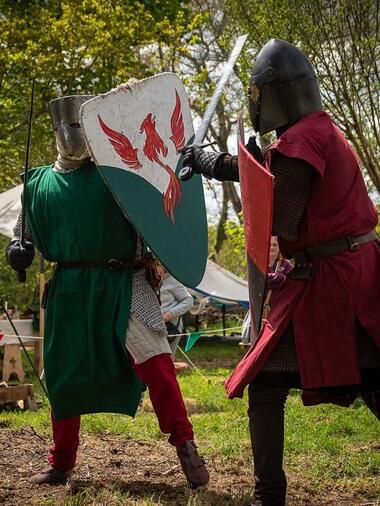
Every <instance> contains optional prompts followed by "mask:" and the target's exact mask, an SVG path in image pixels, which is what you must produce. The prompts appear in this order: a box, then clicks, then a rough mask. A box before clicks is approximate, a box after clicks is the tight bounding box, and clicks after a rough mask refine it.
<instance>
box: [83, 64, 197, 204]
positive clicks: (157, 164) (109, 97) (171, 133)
mask: <svg viewBox="0 0 380 506" xmlns="http://www.w3.org/2000/svg"><path fill="white" fill-rule="evenodd" d="M81 125H82V128H83V129H84V132H85V135H86V139H87V142H88V146H89V149H90V152H91V155H92V157H93V159H94V160H95V162H96V164H97V165H98V166H102V165H103V166H111V167H117V168H119V169H122V170H126V171H131V172H134V173H135V174H138V175H139V176H141V177H142V178H144V179H145V180H146V181H148V182H149V183H150V184H151V185H153V186H154V187H155V188H156V189H157V190H158V191H159V192H160V193H162V194H165V192H167V191H168V188H169V186H170V184H171V183H172V192H174V193H175V192H177V193H180V187H179V185H178V184H176V181H174V179H173V178H174V177H176V176H175V171H176V167H177V163H178V160H179V158H180V153H179V150H180V149H181V148H182V147H183V146H184V145H185V142H186V141H187V140H189V139H190V138H191V137H192V136H193V133H194V131H193V123H192V119H191V113H190V107H189V100H188V97H187V94H186V91H185V88H184V86H183V84H182V82H181V81H180V79H179V78H178V77H177V76H176V75H175V74H171V73H163V74H158V75H156V76H153V77H150V78H148V79H144V80H142V81H139V82H137V83H135V84H133V85H131V86H126V87H124V88H120V89H116V90H112V91H110V92H109V93H106V94H104V95H100V96H98V97H96V98H94V99H92V100H90V101H88V102H86V103H85V104H84V105H83V106H82V109H81ZM180 197H181V196H180V195H177V200H178V201H180ZM168 205H169V203H168Z"/></svg>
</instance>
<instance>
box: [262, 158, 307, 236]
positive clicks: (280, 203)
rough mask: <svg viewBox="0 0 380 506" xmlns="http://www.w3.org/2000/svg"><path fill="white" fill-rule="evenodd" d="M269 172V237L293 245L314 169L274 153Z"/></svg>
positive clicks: (297, 160) (305, 163) (301, 161)
mask: <svg viewBox="0 0 380 506" xmlns="http://www.w3.org/2000/svg"><path fill="white" fill-rule="evenodd" d="M270 169H271V173H272V174H273V175H274V177H275V181H274V202H273V207H274V209H273V235H279V236H280V237H282V238H284V239H286V240H287V241H295V240H297V238H298V227H299V225H300V223H301V220H302V218H303V215H304V212H305V209H306V205H307V203H308V200H309V196H310V191H311V183H312V179H313V172H314V169H313V167H312V166H311V165H310V164H308V163H307V162H305V161H304V160H301V159H299V158H290V157H288V156H285V155H283V154H281V153H279V152H278V151H276V152H275V153H274V156H273V160H272V162H271V167H270Z"/></svg>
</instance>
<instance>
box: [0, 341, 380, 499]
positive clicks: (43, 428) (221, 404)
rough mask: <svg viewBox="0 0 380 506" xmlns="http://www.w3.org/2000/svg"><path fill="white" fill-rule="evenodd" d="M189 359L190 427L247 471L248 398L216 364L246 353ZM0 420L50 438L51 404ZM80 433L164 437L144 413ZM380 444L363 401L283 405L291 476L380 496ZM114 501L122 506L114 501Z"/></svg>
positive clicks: (93, 424)
mask: <svg viewBox="0 0 380 506" xmlns="http://www.w3.org/2000/svg"><path fill="white" fill-rule="evenodd" d="M189 356H190V358H191V360H192V361H193V362H194V363H195V364H200V365H201V367H200V368H199V372H198V371H194V370H193V371H191V372H190V373H188V374H184V375H181V376H180V377H179V381H180V385H181V389H182V392H183V394H184V397H185V398H186V399H187V400H188V403H189V405H190V408H191V409H190V411H191V413H192V414H191V422H192V423H193V425H194V429H195V432H196V435H197V441H198V442H199V443H200V445H201V447H202V452H204V453H205V455H208V456H216V457H218V458H222V459H223V460H224V459H226V461H228V462H235V463H239V464H240V465H244V466H250V465H251V464H250V462H251V451H250V441H249V433H248V418H247V415H246V410H247V399H246V397H245V398H244V399H235V400H233V401H231V400H228V399H227V398H226V395H225V391H224V388H223V386H222V382H223V380H224V378H225V377H226V376H227V375H228V374H229V372H230V369H229V368H226V367H230V366H224V367H222V368H220V367H218V363H222V364H225V363H226V362H227V363H228V362H230V363H231V365H232V363H236V362H237V361H238V360H239V358H240V357H241V356H242V354H241V351H240V350H239V348H238V346H237V344H236V343H231V344H228V343H214V344H213V343H200V344H197V345H196V346H195V348H194V349H193V350H192V351H191V352H190V353H189ZM179 357H180V356H178V358H179ZM0 423H1V424H2V426H3V427H4V426H8V427H10V428H14V429H19V428H21V427H27V426H33V427H34V429H35V430H36V431H37V432H41V433H42V434H49V433H50V421H49V411H48V405H47V402H44V406H43V408H42V409H41V410H39V411H38V412H37V413H28V412H25V413H24V412H19V413H16V412H3V413H0ZM82 431H83V432H84V433H87V434H99V433H113V434H117V435H120V436H124V437H130V438H136V439H140V440H141V439H143V440H156V439H164V438H165V436H163V435H162V434H161V433H160V432H159V429H158V425H157V422H156V418H155V416H154V414H153V413H151V412H146V411H144V410H143V411H139V412H138V414H137V416H136V418H135V419H131V418H128V417H126V416H122V415H113V414H105V415H87V416H84V417H83V424H82ZM379 442H380V424H379V423H378V421H377V420H376V418H375V417H374V416H373V415H372V414H371V413H370V412H369V410H368V409H367V408H366V407H365V406H364V404H363V403H362V402H361V401H356V402H355V404H354V406H353V407H351V408H349V409H344V408H339V407H337V406H332V405H320V406H315V407H308V408H305V407H303V406H302V403H301V400H300V395H299V393H298V392H297V391H292V392H291V394H290V396H289V399H288V402H287V405H286V441H285V464H286V467H287V469H288V470H289V471H290V472H292V473H296V474H297V475H298V476H302V477H304V478H306V479H307V480H309V482H310V483H311V484H312V485H313V484H314V485H315V486H316V487H321V486H323V487H338V488H342V489H345V488H347V489H349V488H350V487H356V488H357V489H358V490H361V489H366V490H367V491H368V490H370V491H371V493H370V495H371V496H372V495H373V497H376V494H378V496H379V497H380V482H379V473H380V451H379V446H378V445H379ZM372 491H373V492H372ZM77 500H78V501H79V497H78V498H77ZM47 504H48V503H46V505H47ZM70 504H71V505H74V504H81V503H80V502H78V503H76V502H75V503H74V502H71V503H70ZM115 504H118V502H117V497H116V496H115ZM136 504H137V503H136ZM144 504H149V503H144ZM152 504H159V503H157V502H155V503H152Z"/></svg>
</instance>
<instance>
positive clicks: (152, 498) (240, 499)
mask: <svg viewBox="0 0 380 506" xmlns="http://www.w3.org/2000/svg"><path fill="white" fill-rule="evenodd" d="M49 444H50V441H49V440H48V439H46V438H45V437H43V436H40V435H39V434H37V433H36V432H34V431H33V429H32V428H29V429H23V430H18V431H11V430H9V429H7V428H2V429H0V504H2V505H4V506H19V505H23V506H29V505H40V504H44V505H45V504H46V505H52V504H54V505H60V504H62V502H63V501H64V499H65V498H68V497H70V496H71V497H72V496H76V498H77V499H78V501H75V504H76V505H79V504H80V505H82V504H83V505H84V504H88V505H90V504H91V505H99V506H100V505H104V506H112V505H114V504H115V505H116V504H127V505H144V504H149V505H153V504H160V505H165V506H174V505H178V506H180V505H187V504H194V505H197V506H200V505H202V506H206V505H207V506H227V505H228V506H243V505H246V504H247V499H248V497H249V494H250V492H251V484H252V478H251V469H250V468H249V466H242V467H240V466H238V465H237V464H235V465H230V464H229V463H228V462H227V461H226V460H224V461H222V460H221V459H210V458H209V459H208V463H209V468H210V472H211V483H210V486H209V487H208V488H207V489H206V490H203V491H201V492H199V493H196V494H195V495H194V494H193V495H191V493H190V491H189V490H188V489H187V488H186V487H185V481H184V478H183V476H182V473H181V471H180V469H179V467H178V463H177V459H176V456H175V452H174V450H173V449H172V448H171V447H170V446H169V445H168V444H166V443H165V442H163V441H158V442H155V443H151V442H145V441H136V440H132V439H126V438H122V437H116V436H114V435H111V434H110V435H102V436H98V437H96V436H83V437H82V443H81V447H80V451H79V459H78V465H77V467H76V470H75V474H74V475H73V477H72V480H71V482H70V484H69V485H67V486H56V487H48V486H43V487H38V488H35V487H32V486H31V485H30V481H29V479H30V477H31V475H32V474H34V473H35V472H36V471H38V470H39V469H41V468H43V467H44V466H46V460H45V459H46V452H47V448H48V447H49ZM86 491H87V496H88V497H87V500H88V502H87V500H84V498H83V497H82V496H83V495H85V493H86ZM121 493H123V494H126V496H123V495H122V494H121ZM78 494H79V495H78ZM80 494H82V496H81V495H80ZM79 498H81V500H79ZM82 501H83V502H82ZM288 501H289V505H295V506H301V505H310V506H316V505H318V506H320V505H336V506H338V505H339V506H341V505H343V504H345V505H350V506H355V505H359V504H361V505H363V504H364V501H363V500H361V501H360V500H358V499H357V498H355V496H354V495H349V494H346V495H342V493H341V492H334V491H326V490H325V491H324V490H315V489H314V488H312V487H311V486H308V485H307V484H304V483H302V482H300V481H299V480H297V479H296V478H295V477H294V476H290V477H289V499H288ZM73 504H74V501H73ZM366 504H369V503H368V502H367V503H366Z"/></svg>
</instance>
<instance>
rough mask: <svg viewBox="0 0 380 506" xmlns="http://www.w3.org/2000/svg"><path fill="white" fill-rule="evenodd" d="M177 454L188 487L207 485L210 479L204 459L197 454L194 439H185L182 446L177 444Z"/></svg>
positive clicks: (194, 487)
mask: <svg viewBox="0 0 380 506" xmlns="http://www.w3.org/2000/svg"><path fill="white" fill-rule="evenodd" d="M177 455H178V458H179V461H180V462H181V467H182V471H183V472H184V474H185V476H186V478H187V483H188V485H189V488H191V489H193V490H194V489H196V488H198V487H201V486H202V485H207V483H208V482H209V480H210V475H209V474H208V471H207V467H206V464H205V461H204V460H203V458H202V457H200V456H199V454H198V452H197V446H196V444H195V443H194V441H186V443H185V444H184V445H183V446H177Z"/></svg>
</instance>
